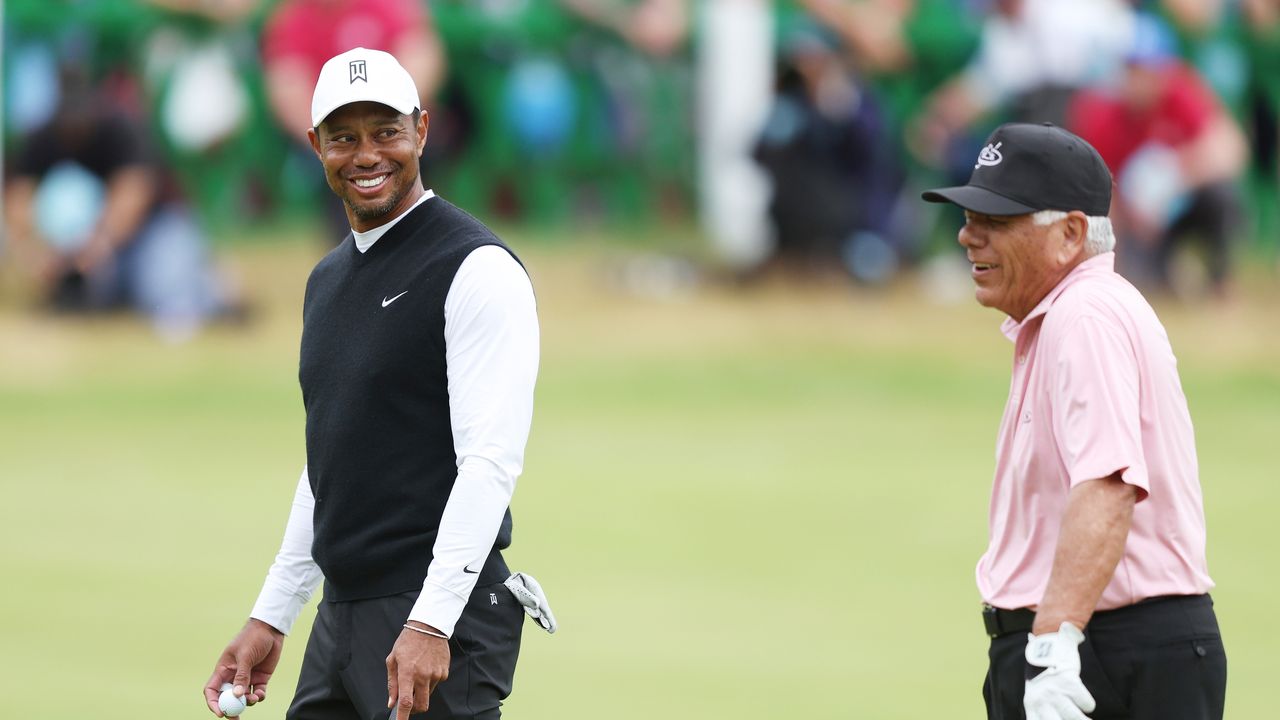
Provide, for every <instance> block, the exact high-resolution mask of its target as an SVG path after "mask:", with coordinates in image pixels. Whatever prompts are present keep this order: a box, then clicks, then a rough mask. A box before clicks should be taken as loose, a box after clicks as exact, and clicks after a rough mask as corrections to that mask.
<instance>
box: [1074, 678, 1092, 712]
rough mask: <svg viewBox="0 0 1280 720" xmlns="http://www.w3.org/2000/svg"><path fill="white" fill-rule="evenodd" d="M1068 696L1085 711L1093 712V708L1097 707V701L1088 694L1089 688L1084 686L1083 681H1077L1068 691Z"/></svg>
mask: <svg viewBox="0 0 1280 720" xmlns="http://www.w3.org/2000/svg"><path fill="white" fill-rule="evenodd" d="M1068 696H1069V697H1070V698H1071V701H1072V702H1074V703H1075V704H1076V705H1077V706H1079V708H1080V709H1081V710H1083V711H1085V712H1087V713H1091V712H1093V709H1094V708H1095V707H1097V703H1096V702H1094V700H1093V695H1091V694H1089V689H1088V688H1086V687H1085V686H1084V683H1083V682H1081V683H1079V684H1078V685H1077V686H1076V687H1075V688H1074V689H1073V690H1071V691H1069V692H1068Z"/></svg>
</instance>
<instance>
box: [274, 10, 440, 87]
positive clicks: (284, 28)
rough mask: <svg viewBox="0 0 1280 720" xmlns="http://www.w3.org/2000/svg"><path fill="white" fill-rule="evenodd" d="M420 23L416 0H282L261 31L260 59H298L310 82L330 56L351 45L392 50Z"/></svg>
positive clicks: (416, 29) (422, 19) (421, 11)
mask: <svg viewBox="0 0 1280 720" xmlns="http://www.w3.org/2000/svg"><path fill="white" fill-rule="evenodd" d="M423 23H424V18H423V9H422V4H421V3H420V2H418V1H417V0H285V2H283V3H281V4H280V6H279V7H278V8H277V9H276V11H275V13H274V14H273V15H272V17H271V19H270V20H269V21H268V22H267V26H266V28H265V29H264V31H263V37H262V59H263V62H264V64H267V65H270V64H272V63H274V62H276V61H279V60H282V59H286V58H287V59H290V60H294V61H298V60H301V61H303V62H305V63H307V65H309V66H310V70H311V76H312V83H314V82H315V79H316V78H318V77H319V76H320V68H321V67H322V66H323V65H324V63H325V61H326V60H328V59H329V58H331V57H333V56H334V55H338V54H339V53H343V52H346V51H347V50H350V49H351V48H354V47H366V48H371V49H374V50H383V51H385V52H390V53H394V52H395V46H396V43H398V42H399V41H400V40H401V39H402V38H403V37H404V36H406V35H409V34H411V33H417V32H420V31H421V28H422V27H423Z"/></svg>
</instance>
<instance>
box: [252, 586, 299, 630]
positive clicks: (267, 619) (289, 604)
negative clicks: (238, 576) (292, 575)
mask: <svg viewBox="0 0 1280 720" xmlns="http://www.w3.org/2000/svg"><path fill="white" fill-rule="evenodd" d="M310 599H311V593H306V594H305V595H303V594H302V593H299V592H293V591H292V590H290V589H289V588H287V587H284V586H282V585H279V584H278V583H276V582H274V581H273V580H272V579H271V578H267V581H266V582H265V583H263V585H262V592H261V593H259V594H258V601H257V602H255V603H254V604H253V611H252V612H250V613H249V617H251V618H253V619H255V620H261V621H262V622H264V623H266V624H268V625H270V626H271V627H273V628H275V629H277V630H279V631H280V632H282V633H284V634H285V635H288V634H289V631H291V630H292V629H293V623H294V622H295V621H297V619H298V615H300V614H302V608H303V607H304V606H305V605H306V604H307V601H308V600H310Z"/></svg>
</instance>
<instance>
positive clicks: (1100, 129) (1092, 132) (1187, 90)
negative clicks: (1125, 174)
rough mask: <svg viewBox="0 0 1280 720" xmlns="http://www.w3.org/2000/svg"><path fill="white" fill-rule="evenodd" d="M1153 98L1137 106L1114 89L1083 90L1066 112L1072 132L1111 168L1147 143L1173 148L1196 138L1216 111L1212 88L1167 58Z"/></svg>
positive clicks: (1116, 166)
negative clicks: (1140, 106)
mask: <svg viewBox="0 0 1280 720" xmlns="http://www.w3.org/2000/svg"><path fill="white" fill-rule="evenodd" d="M1160 81H1161V82H1162V84H1163V87H1162V88H1161V92H1160V93H1159V96H1158V97H1157V99H1156V101H1155V102H1154V103H1153V104H1152V105H1151V107H1149V108H1145V109H1139V108H1135V107H1133V106H1132V104H1131V103H1127V102H1125V100H1124V98H1122V97H1119V96H1117V95H1116V94H1113V93H1106V92H1102V91H1098V90H1085V91H1082V92H1081V93H1080V94H1079V95H1077V96H1076V98H1075V100H1074V101H1073V102H1072V106H1071V112H1070V124H1071V130H1072V131H1073V132H1075V133H1076V134H1077V135H1079V136H1080V137H1082V138H1084V139H1085V140H1086V141H1088V143H1089V144H1090V145H1092V146H1094V147H1095V148H1097V150H1098V153H1099V154H1101V155H1102V159H1103V160H1104V161H1105V162H1106V163H1107V167H1109V168H1111V172H1113V173H1117V172H1119V171H1120V169H1121V168H1122V167H1124V164H1125V162H1126V161H1128V159H1129V157H1130V156H1131V155H1133V153H1134V152H1135V151H1136V150H1137V149H1138V148H1140V147H1142V146H1143V145H1146V144H1147V143H1150V142H1155V143H1159V144H1161V145H1165V146H1168V147H1171V148H1177V147H1180V146H1182V145H1184V144H1186V143H1187V142H1189V141H1191V140H1192V139H1194V138H1195V137H1196V136H1197V135H1199V134H1200V132H1201V131H1203V130H1204V129H1205V127H1206V126H1207V125H1208V124H1209V121H1210V120H1212V119H1213V117H1214V116H1215V115H1216V114H1217V113H1218V112H1220V111H1219V109H1218V101H1217V98H1216V97H1215V96H1214V94H1213V91H1212V90H1211V89H1209V87H1208V86H1207V85H1205V83H1204V81H1203V80H1201V79H1200V77H1199V75H1198V74H1197V73H1196V72H1195V70H1193V69H1192V68H1190V67H1188V66H1187V65H1185V64H1183V63H1180V62H1171V63H1170V64H1169V65H1167V66H1166V67H1164V68H1163V69H1162V70H1161V71H1160Z"/></svg>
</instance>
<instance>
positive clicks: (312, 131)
mask: <svg viewBox="0 0 1280 720" xmlns="http://www.w3.org/2000/svg"><path fill="white" fill-rule="evenodd" d="M307 139H308V140H310V141H311V149H312V150H314V151H315V153H316V157H318V158H320V159H321V160H323V159H324V158H323V156H321V155H320V136H319V135H318V134H317V133H316V128H313V127H311V128H307Z"/></svg>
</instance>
